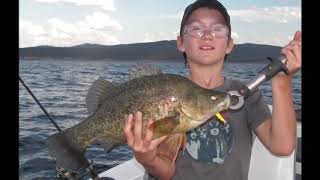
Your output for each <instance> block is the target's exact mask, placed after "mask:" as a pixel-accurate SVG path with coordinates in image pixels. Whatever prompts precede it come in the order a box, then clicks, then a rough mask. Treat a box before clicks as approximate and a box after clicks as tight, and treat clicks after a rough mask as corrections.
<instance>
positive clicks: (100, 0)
mask: <svg viewBox="0 0 320 180" xmlns="http://www.w3.org/2000/svg"><path fill="white" fill-rule="evenodd" d="M35 1H37V2H41V3H49V4H54V3H71V4H75V5H77V6H98V7H100V8H101V9H103V10H106V11H115V10H116V9H115V7H114V0H35Z"/></svg>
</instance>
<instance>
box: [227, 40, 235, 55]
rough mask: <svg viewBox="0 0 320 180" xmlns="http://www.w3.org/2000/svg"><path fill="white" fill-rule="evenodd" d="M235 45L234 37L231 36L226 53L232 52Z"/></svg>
mask: <svg viewBox="0 0 320 180" xmlns="http://www.w3.org/2000/svg"><path fill="white" fill-rule="evenodd" d="M233 47H234V44H233V39H232V38H231V37H230V39H229V42H228V47H227V51H226V54H230V53H231V51H232V49H233Z"/></svg>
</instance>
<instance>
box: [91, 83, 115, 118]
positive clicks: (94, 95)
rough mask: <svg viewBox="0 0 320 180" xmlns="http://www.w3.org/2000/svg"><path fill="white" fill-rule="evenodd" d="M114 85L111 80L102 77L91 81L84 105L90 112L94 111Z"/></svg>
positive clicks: (108, 94)
mask: <svg viewBox="0 0 320 180" xmlns="http://www.w3.org/2000/svg"><path fill="white" fill-rule="evenodd" d="M113 89H114V86H113V84H112V83H111V82H109V81H107V80H103V79H98V80H96V81H94V82H93V83H92V86H91V87H90V89H89V91H88V94H87V96H86V105H87V109H88V111H89V112H90V113H92V112H94V111H96V110H97V109H98V108H99V107H100V105H101V104H102V102H103V100H104V99H105V98H107V97H108V96H110V95H111V94H112V92H113Z"/></svg>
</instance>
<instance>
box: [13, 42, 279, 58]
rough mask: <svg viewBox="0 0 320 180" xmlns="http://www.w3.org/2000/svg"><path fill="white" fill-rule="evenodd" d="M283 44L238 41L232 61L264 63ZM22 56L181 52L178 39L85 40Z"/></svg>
mask: <svg viewBox="0 0 320 180" xmlns="http://www.w3.org/2000/svg"><path fill="white" fill-rule="evenodd" d="M280 50H281V47H279V46H273V45H265V44H253V43H244V44H235V47H234V49H233V50H232V52H231V54H230V55H229V56H228V61H229V62H264V60H266V58H267V57H278V56H279V55H280ZM19 58H20V59H23V60H25V59H26V60H27V59H39V58H40V59H56V60H63V59H72V60H79V59H86V60H108V59H112V60H141V59H142V60H143V59H148V60H181V59H183V56H182V54H181V53H180V52H179V51H178V49H177V47H176V41H175V40H163V41H155V42H147V43H133V44H118V45H101V44H90V43H84V44H79V45H75V46H70V47H55V46H48V45H41V46H35V47H25V48H19Z"/></svg>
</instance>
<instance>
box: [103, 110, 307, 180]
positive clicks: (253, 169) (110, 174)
mask: <svg viewBox="0 0 320 180" xmlns="http://www.w3.org/2000/svg"><path fill="white" fill-rule="evenodd" d="M269 109H270V111H271V110H272V106H271V105H269ZM253 134H254V133H253ZM301 137H302V136H301V122H299V121H297V139H298V138H301ZM296 144H297V145H298V143H296ZM296 153H297V148H295V150H294V151H293V152H292V153H291V155H289V156H281V157H280V156H276V155H274V154H272V153H270V152H269V151H268V150H267V149H266V148H265V147H264V145H263V144H262V143H261V141H260V140H259V139H258V138H254V143H253V147H252V153H251V160H250V167H249V174H248V180H257V179H259V180H271V179H272V180H295V179H296V176H297V175H298V176H301V174H302V173H301V166H302V165H301V162H297V161H296ZM99 177H102V178H108V179H115V180H145V179H148V174H147V173H146V171H145V169H144V167H143V166H142V165H141V164H140V163H139V162H137V160H136V159H135V158H134V157H133V158H132V159H130V160H128V161H125V162H123V163H121V164H119V165H117V166H115V167H113V168H110V169H108V170H106V171H104V172H102V173H100V174H99Z"/></svg>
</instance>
